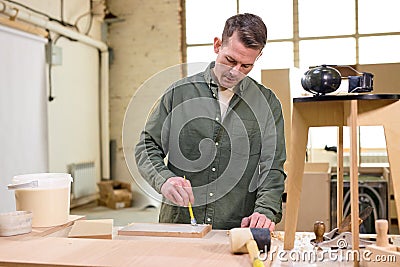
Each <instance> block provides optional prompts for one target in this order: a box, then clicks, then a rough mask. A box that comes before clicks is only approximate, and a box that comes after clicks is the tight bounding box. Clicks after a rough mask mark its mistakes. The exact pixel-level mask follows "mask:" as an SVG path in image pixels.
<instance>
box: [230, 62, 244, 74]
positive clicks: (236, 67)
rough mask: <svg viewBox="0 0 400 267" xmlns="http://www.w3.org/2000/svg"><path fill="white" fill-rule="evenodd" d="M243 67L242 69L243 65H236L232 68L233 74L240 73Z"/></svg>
mask: <svg viewBox="0 0 400 267" xmlns="http://www.w3.org/2000/svg"><path fill="white" fill-rule="evenodd" d="M241 67H242V65H241V64H236V65H234V66H232V67H231V69H230V71H231V73H238V72H240V68H241Z"/></svg>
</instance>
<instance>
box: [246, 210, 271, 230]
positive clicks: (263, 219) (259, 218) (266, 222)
mask: <svg viewBox="0 0 400 267" xmlns="http://www.w3.org/2000/svg"><path fill="white" fill-rule="evenodd" d="M240 227H250V228H269V230H270V231H271V232H272V231H274V229H275V223H274V222H272V221H271V220H270V219H268V218H267V216H265V215H264V214H261V213H258V212H254V213H253V214H252V215H250V216H249V217H244V218H243V219H242V223H241V225H240Z"/></svg>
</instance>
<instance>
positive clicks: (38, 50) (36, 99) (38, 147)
mask: <svg viewBox="0 0 400 267" xmlns="http://www.w3.org/2000/svg"><path fill="white" fill-rule="evenodd" d="M45 43H46V39H44V38H39V37H36V36H34V35H31V34H26V33H23V32H21V31H17V30H13V29H9V28H7V27H3V26H0V59H1V63H0V212H8V211H13V210H15V200H14V192H13V191H8V190H7V184H10V183H11V179H12V177H13V176H15V175H18V174H23V173H33V172H45V171H47V169H48V142H47V105H46V102H47V100H46V99H47V97H46V65H45V59H44V55H45V49H44V46H45Z"/></svg>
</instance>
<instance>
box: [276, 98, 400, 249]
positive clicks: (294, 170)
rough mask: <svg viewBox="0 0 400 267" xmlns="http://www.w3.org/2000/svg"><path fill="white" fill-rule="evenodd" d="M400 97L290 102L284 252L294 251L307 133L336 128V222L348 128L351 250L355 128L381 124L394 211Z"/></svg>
mask: <svg viewBox="0 0 400 267" xmlns="http://www.w3.org/2000/svg"><path fill="white" fill-rule="evenodd" d="M399 98H400V95H357V94H355V95H341V96H340V95H339V96H321V97H306V98H295V99H294V101H293V114H292V135H291V148H290V154H289V166H288V178H287V202H286V215H285V216H286V223H285V241H284V249H286V250H290V249H292V248H293V246H294V238H295V233H296V225H297V218H298V209H299V205H300V193H301V187H302V178H303V172H304V161H305V151H306V145H307V139H308V129H309V128H310V127H319V126H338V127H339V146H338V147H339V150H338V167H339V168H338V187H337V188H338V212H337V214H338V217H339V218H338V221H339V219H340V222H341V218H342V217H341V216H342V214H343V210H342V209H343V203H342V198H343V197H342V195H343V167H342V166H343V140H342V135H343V132H342V131H343V130H342V129H341V128H342V127H343V126H349V127H350V135H351V136H350V162H351V163H350V186H351V191H350V192H351V216H352V232H353V237H352V242H353V249H355V250H358V249H359V228H358V225H359V223H358V149H357V144H358V142H357V136H358V135H357V130H358V126H375V125H383V127H384V130H385V136H386V144H387V153H388V158H389V164H390V171H391V174H392V179H393V189H394V194H395V200H396V208H397V210H400V164H398V162H396V160H397V161H398V159H399V158H400V117H399V115H397V114H400V102H399V101H398V100H399ZM315 201H318V199H316V200H315Z"/></svg>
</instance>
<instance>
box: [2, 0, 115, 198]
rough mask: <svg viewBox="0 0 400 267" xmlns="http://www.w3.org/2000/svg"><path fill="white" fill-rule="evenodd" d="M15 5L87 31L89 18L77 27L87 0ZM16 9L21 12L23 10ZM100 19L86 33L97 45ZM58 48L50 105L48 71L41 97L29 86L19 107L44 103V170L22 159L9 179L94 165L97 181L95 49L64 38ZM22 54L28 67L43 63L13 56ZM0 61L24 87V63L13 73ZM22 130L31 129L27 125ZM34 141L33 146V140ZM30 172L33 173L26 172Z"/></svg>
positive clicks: (30, 54) (28, 0)
mask: <svg viewBox="0 0 400 267" xmlns="http://www.w3.org/2000/svg"><path fill="white" fill-rule="evenodd" d="M17 2H19V3H22V4H24V5H27V6H29V7H31V8H33V9H35V10H37V11H40V12H43V13H46V14H48V15H49V16H51V17H54V18H56V19H61V18H62V17H63V18H64V21H66V22H68V23H70V24H77V27H78V28H79V29H80V31H81V32H84V31H86V30H87V29H88V25H89V24H88V22H89V16H84V17H82V19H80V20H79V22H78V23H76V21H77V19H78V18H79V17H80V16H81V15H82V14H85V13H87V12H88V11H89V9H90V2H91V1H90V0H68V1H67V0H65V1H54V0H19V1H17ZM61 2H64V8H63V9H64V11H63V16H62V15H61ZM96 2H99V1H96ZM19 8H20V9H23V8H22V7H19ZM27 12H31V11H27ZM0 16H2V15H0ZM101 18H102V17H101V15H98V16H97V17H96V16H95V17H94V19H93V23H92V26H91V30H90V32H89V36H90V37H92V38H94V39H96V40H100V39H101ZM17 20H18V18H17ZM51 38H52V39H53V40H55V38H57V35H55V34H54V33H51ZM6 43H9V39H7V40H3V41H1V42H0V51H1V52H3V53H8V54H9V56H11V58H10V61H11V62H14V63H15V62H18V59H17V58H16V57H13V54H10V51H9V50H4V49H3V48H4V46H5V45H6ZM57 46H59V47H61V49H62V65H61V66H53V67H52V80H51V83H52V87H53V91H54V96H55V99H54V100H53V101H52V102H48V101H47V97H48V93H49V92H48V88H47V87H46V80H47V74H46V72H47V71H48V70H47V69H46V68H45V70H44V76H43V77H42V76H40V77H42V78H43V81H42V82H44V87H42V88H43V91H42V92H40V94H39V92H36V93H35V92H34V91H33V90H32V88H34V87H35V86H36V85H37V81H30V82H29V86H28V89H30V90H29V91H28V92H29V94H22V95H21V96H19V101H20V103H22V104H21V106H23V107H26V105H25V104H23V103H24V101H25V102H28V103H30V101H35V99H37V98H39V97H42V99H43V97H44V104H45V108H46V109H47V110H48V115H46V116H47V117H46V118H45V119H46V123H44V124H37V125H36V127H37V128H40V129H41V130H43V131H45V135H46V160H45V163H43V164H42V165H38V164H35V162H36V161H35V160H36V159H35V158H34V157H35V155H31V157H30V158H29V159H27V158H21V159H23V160H20V161H19V163H18V164H19V165H18V166H19V167H18V169H14V170H13V171H12V172H10V173H9V174H8V175H7V177H8V176H11V175H15V174H17V173H18V174H20V173H25V172H28V171H29V172H37V171H48V172H67V171H68V165H69V164H71V163H79V162H86V161H95V164H96V172H97V180H100V175H101V172H100V167H101V166H100V115H99V114H100V110H99V79H100V78H99V53H98V51H97V49H95V48H92V47H89V46H87V45H84V44H82V43H79V42H76V41H72V40H68V39H65V38H60V39H59V40H58V42H57ZM22 50H23V51H22ZM22 52H24V53H26V56H25V57H24V58H23V59H24V60H25V61H26V62H30V61H31V60H32V59H33V58H36V57H38V56H39V57H40V59H41V60H42V61H43V62H44V60H45V56H44V50H43V51H42V52H43V53H42V54H38V53H37V52H36V51H34V50H29V48H26V47H23V48H19V50H16V52H15V53H22ZM0 58H1V61H0V68H4V69H5V70H6V71H7V72H6V73H7V75H10V74H16V75H18V77H19V79H20V80H21V81H20V82H22V81H24V77H25V74H24V73H22V72H21V71H22V70H23V69H22V68H21V66H26V65H25V63H24V62H22V61H21V64H19V68H17V69H14V70H11V69H10V67H9V66H8V65H4V64H6V63H5V62H4V61H3V57H0ZM8 64H9V63H8ZM29 72H30V73H33V74H34V73H35V70H32V69H30V70H29ZM3 73H4V72H3ZM25 82H27V81H25ZM48 82H49V81H48V80H47V83H48ZM1 90H3V89H1ZM1 98H2V99H1V100H2V101H10V98H9V97H3V96H1ZM8 111H11V109H8ZM8 111H7V112H8ZM28 115H30V116H32V119H33V118H34V113H30V114H28ZM20 123H21V122H20ZM24 124H25V125H26V126H32V124H31V123H30V122H29V120H27V121H26V122H24ZM0 129H2V130H3V129H5V131H6V132H5V135H12V134H13V133H14V132H15V131H17V130H18V129H19V128H10V127H4V124H3V123H1V122H0ZM19 134H20V135H21V137H22V138H32V136H31V135H32V132H29V131H19ZM32 141H33V142H34V139H32ZM29 151H30V150H29V149H25V151H24V150H23V149H19V150H15V151H14V152H19V153H22V152H23V153H24V154H26V153H30V152H29ZM6 156H7V155H5V154H3V153H1V155H0V159H1V162H2V164H3V163H4V164H6V163H7V162H8V161H5V159H6ZM36 157H37V159H42V158H43V157H42V156H41V155H40V154H38V155H36ZM7 164H8V163H7ZM107 164H108V163H107ZM30 166H34V167H35V168H29V167H30ZM0 181H2V184H3V183H4V181H3V180H2V177H0ZM0 193H1V192H0ZM0 197H1V201H0V203H3V198H2V195H1V196H0Z"/></svg>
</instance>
